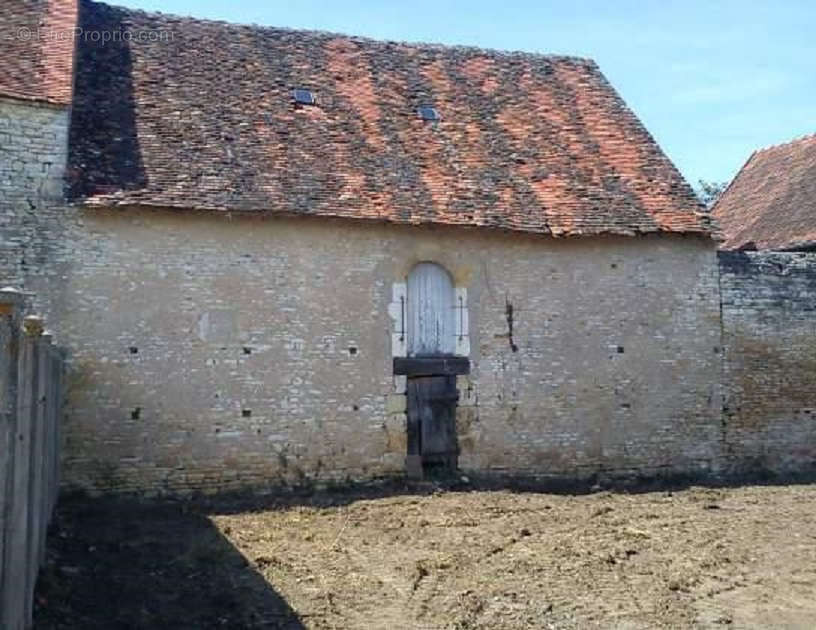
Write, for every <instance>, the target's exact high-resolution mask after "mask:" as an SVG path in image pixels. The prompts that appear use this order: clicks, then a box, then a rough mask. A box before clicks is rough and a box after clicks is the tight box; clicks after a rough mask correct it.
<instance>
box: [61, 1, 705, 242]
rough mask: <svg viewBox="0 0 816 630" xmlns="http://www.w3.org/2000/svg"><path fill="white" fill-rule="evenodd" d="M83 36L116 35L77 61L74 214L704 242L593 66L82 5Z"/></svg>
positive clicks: (693, 212)
mask: <svg viewBox="0 0 816 630" xmlns="http://www.w3.org/2000/svg"><path fill="white" fill-rule="evenodd" d="M80 19H81V23H80V26H81V28H82V29H83V30H84V31H89V32H94V31H100V32H105V31H109V32H127V33H130V35H129V36H127V37H120V38H119V41H107V42H101V41H97V42H94V41H80V43H79V51H78V60H77V81H76V99H75V103H74V112H73V126H72V130H71V157H70V162H71V167H72V182H71V184H72V185H71V189H72V193H73V195H74V196H75V197H76V198H77V199H81V200H83V201H84V202H85V203H87V204H97V205H106V206H109V205H132V204H138V205H151V206H164V207H168V206H169V207H177V208H187V209H209V210H226V211H246V212H283V213H289V214H302V215H320V216H337V217H349V218H355V219H376V220H383V221H390V222H396V223H410V224H421V223H427V224H452V225H470V226H474V225H475V226H490V227H496V228H504V229H509V230H520V231H527V232H536V233H544V234H554V235H568V234H600V233H613V234H636V233H646V232H683V233H701V234H709V233H710V230H711V228H710V225H709V222H708V217H707V216H706V215H705V214H704V213H702V212H700V210H701V206H700V204H699V202H698V201H697V199H696V197H695V195H694V193H693V192H692V190H691V188H690V187H689V186H688V184H687V183H686V182H685V181H684V180H683V178H682V176H681V175H680V174H679V173H678V171H677V169H676V168H675V167H674V166H673V165H672V163H671V162H670V161H669V159H668V158H667V157H666V156H665V155H664V154H663V152H662V151H661V150H660V148H659V147H658V146H657V144H656V143H655V141H654V139H653V138H652V137H651V136H650V135H649V133H648V132H647V131H646V130H645V129H644V128H643V125H641V123H640V122H639V121H638V119H637V118H636V117H635V115H634V114H633V113H632V112H631V111H630V110H629V109H628V108H627V106H626V104H625V103H624V102H623V101H622V100H621V98H620V96H618V94H617V93H616V92H615V90H614V89H613V88H612V87H611V86H610V85H609V83H608V82H607V81H606V79H605V78H604V76H603V75H602V74H601V72H600V71H599V70H598V67H597V66H596V65H595V63H593V62H592V61H590V60H586V59H578V58H572V57H558V56H544V55H535V54H526V53H508V52H496V51H488V50H480V49H476V48H464V47H444V46H433V45H413V44H411V45H409V44H402V43H393V42H379V41H372V40H368V39H363V38H359V37H347V36H342V35H334V34H328V33H322V32H309V31H294V30H286V29H279V28H263V27H258V26H239V25H232V24H225V23H221V22H212V21H203V20H198V19H191V18H179V17H170V16H166V15H161V14H147V13H143V12H139V11H131V10H126V9H121V8H113V7H110V6H107V5H104V4H99V3H94V2H89V1H87V0H83V2H82V4H81V18H80ZM295 90H308V91H310V92H311V94H312V96H313V97H314V101H315V102H314V103H313V104H309V100H310V97H309V96H308V95H306V94H305V93H302V92H298V93H295ZM428 108H432V110H431V109H428Z"/></svg>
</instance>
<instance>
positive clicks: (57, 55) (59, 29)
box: [0, 0, 77, 105]
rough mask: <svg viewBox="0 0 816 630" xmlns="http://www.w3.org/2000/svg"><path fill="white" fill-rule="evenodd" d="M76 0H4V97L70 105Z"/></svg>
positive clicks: (0, 61) (0, 43)
mask: <svg viewBox="0 0 816 630" xmlns="http://www.w3.org/2000/svg"><path fill="white" fill-rule="evenodd" d="M76 23H77V0H3V3H2V7H0V96H9V97H12V98H19V99H26V100H37V101H45V102H49V103H55V104H59V105H67V104H68V103H70V102H71V85H72V82H73V75H72V66H73V55H74V41H75V31H74V27H75V26H76Z"/></svg>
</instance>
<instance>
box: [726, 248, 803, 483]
mask: <svg viewBox="0 0 816 630" xmlns="http://www.w3.org/2000/svg"><path fill="white" fill-rule="evenodd" d="M719 261H720V277H721V280H720V283H721V290H722V321H723V341H724V346H725V350H726V352H725V355H724V359H725V361H724V365H723V374H724V382H725V383H726V384H727V392H728V394H727V397H726V399H725V402H724V408H723V425H724V441H725V442H724V443H725V456H726V460H727V463H728V466H729V467H730V468H731V469H732V470H733V471H734V472H736V473H740V472H751V473H755V472H762V471H768V472H776V473H791V472H798V473H805V472H814V471H816V254H814V253H782V252H721V253H720V254H719Z"/></svg>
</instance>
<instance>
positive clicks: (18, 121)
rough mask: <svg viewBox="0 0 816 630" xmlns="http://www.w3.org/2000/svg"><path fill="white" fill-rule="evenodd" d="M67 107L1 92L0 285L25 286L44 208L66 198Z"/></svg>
mask: <svg viewBox="0 0 816 630" xmlns="http://www.w3.org/2000/svg"><path fill="white" fill-rule="evenodd" d="M68 122H69V114H68V109H67V108H66V107H59V106H55V105H49V104H43V103H36V102H33V101H16V100H12V99H5V98H2V97H0V286H7V285H13V286H18V287H19V286H22V284H23V282H24V279H25V278H24V277H25V270H26V268H27V267H30V266H32V265H34V264H37V262H38V261H36V260H32V259H31V257H27V255H26V254H27V252H28V251H29V247H30V246H31V245H32V244H33V239H34V237H35V236H36V233H37V227H38V225H39V223H40V221H41V219H42V214H43V212H44V210H45V207H46V206H48V205H49V204H53V203H55V202H58V201H59V200H60V199H61V197H62V192H63V181H64V176H65V167H66V159H67V155H68Z"/></svg>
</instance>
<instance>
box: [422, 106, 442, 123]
mask: <svg viewBox="0 0 816 630" xmlns="http://www.w3.org/2000/svg"><path fill="white" fill-rule="evenodd" d="M417 114H419V117H420V118H421V119H422V120H432V121H435V120H442V117H441V116H440V115H439V112H438V111H436V108H435V107H433V106H432V105H420V106H419V107H418V108H417Z"/></svg>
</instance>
